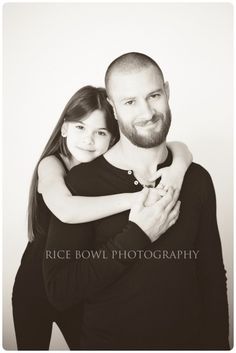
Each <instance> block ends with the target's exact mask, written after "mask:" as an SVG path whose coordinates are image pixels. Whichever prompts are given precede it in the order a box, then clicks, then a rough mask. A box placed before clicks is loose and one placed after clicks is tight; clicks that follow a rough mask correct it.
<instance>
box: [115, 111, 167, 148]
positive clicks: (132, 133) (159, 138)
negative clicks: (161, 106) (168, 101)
mask: <svg viewBox="0 0 236 353" xmlns="http://www.w3.org/2000/svg"><path fill="white" fill-rule="evenodd" d="M157 120H160V122H159V123H161V127H160V128H159V131H156V128H155V127H154V128H153V129H150V131H149V130H148V132H146V134H145V133H144V134H143V135H141V134H140V133H139V132H138V131H137V129H136V126H135V124H134V125H131V126H127V125H125V124H124V123H123V121H121V120H119V119H118V123H119V127H120V130H121V132H122V133H123V134H124V135H125V137H127V139H128V140H129V141H130V142H132V144H133V145H135V146H138V147H142V148H151V147H157V146H159V145H161V144H162V143H163V142H164V141H165V140H166V136H167V134H168V132H169V128H170V124H171V111H170V108H168V110H167V111H166V114H165V116H164V114H162V113H156V114H154V115H153V116H152V119H151V120H150V121H149V122H153V123H154V122H156V121H157ZM137 124H140V126H142V124H143V125H145V122H143V123H137Z"/></svg>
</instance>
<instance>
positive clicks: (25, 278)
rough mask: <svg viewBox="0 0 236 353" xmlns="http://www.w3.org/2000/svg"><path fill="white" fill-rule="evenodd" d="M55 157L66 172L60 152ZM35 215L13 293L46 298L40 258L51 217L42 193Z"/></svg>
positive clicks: (38, 198)
mask: <svg viewBox="0 0 236 353" xmlns="http://www.w3.org/2000/svg"><path fill="white" fill-rule="evenodd" d="M55 157H57V158H58V159H59V161H60V162H61V163H62V165H63V167H64V169H65V171H66V173H68V169H67V167H66V165H65V163H64V161H63V159H62V158H61V156H60V154H59V153H57V154H55ZM36 198H37V205H38V207H37V217H38V227H37V228H36V227H35V226H34V236H35V238H34V240H33V241H32V242H28V244H27V246H26V249H25V251H24V254H23V256H22V259H21V265H20V268H19V270H18V272H17V276H16V280H15V283H14V290H13V295H15V293H17V295H22V296H24V297H32V296H35V297H41V298H44V297H45V298H46V294H45V288H44V282H43V276H42V260H43V255H44V249H45V245H46V238H47V234H48V227H49V222H50V217H51V211H50V210H49V209H48V207H47V205H46V204H45V202H44V200H43V197H42V194H39V193H38V192H37V194H36Z"/></svg>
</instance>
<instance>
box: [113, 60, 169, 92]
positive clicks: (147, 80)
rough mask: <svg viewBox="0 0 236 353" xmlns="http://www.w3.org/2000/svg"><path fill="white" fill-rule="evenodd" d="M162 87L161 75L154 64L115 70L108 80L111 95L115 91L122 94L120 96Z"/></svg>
mask: <svg viewBox="0 0 236 353" xmlns="http://www.w3.org/2000/svg"><path fill="white" fill-rule="evenodd" d="M162 88H163V79H162V76H161V74H160V72H159V71H158V69H156V68H155V67H154V66H149V67H145V68H142V69H138V70H137V69H136V70H132V71H121V70H116V71H114V72H113V73H112V76H111V77H110V82H109V91H110V93H111V95H112V94H113V93H116V92H117V93H118V92H119V95H120V94H122V96H123V95H124V96H125V95H127V94H128V95H130V94H131V95H132V94H135V93H137V94H138V93H139V92H145V91H147V93H150V92H151V91H155V90H158V89H162ZM149 91H150V92H149Z"/></svg>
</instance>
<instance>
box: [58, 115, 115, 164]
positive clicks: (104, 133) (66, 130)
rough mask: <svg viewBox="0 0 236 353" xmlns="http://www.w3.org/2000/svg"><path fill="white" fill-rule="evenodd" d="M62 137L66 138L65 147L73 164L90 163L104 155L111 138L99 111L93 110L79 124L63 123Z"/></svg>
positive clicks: (103, 117)
mask: <svg viewBox="0 0 236 353" xmlns="http://www.w3.org/2000/svg"><path fill="white" fill-rule="evenodd" d="M62 136H64V137H66V142H67V147H68V149H69V151H70V153H71V154H72V156H73V158H74V159H75V161H74V162H75V164H77V163H78V162H79V163H87V162H91V161H92V160H93V159H95V158H97V157H99V156H100V155H102V154H103V153H105V152H106V151H107V150H108V148H109V145H110V141H111V138H112V135H111V133H110V132H109V131H108V130H107V127H106V120H105V115H104V113H103V112H102V111H101V110H95V111H94V112H92V113H91V114H90V115H89V116H88V117H86V118H84V119H81V120H80V121H79V122H65V123H64V124H63V126H62ZM76 162H77V163H76Z"/></svg>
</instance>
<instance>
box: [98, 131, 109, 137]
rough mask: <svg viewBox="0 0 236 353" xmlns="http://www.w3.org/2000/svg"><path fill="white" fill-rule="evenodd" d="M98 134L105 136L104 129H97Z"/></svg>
mask: <svg viewBox="0 0 236 353" xmlns="http://www.w3.org/2000/svg"><path fill="white" fill-rule="evenodd" d="M97 134H98V135H99V136H106V135H107V134H106V133H105V132H104V131H97Z"/></svg>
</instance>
